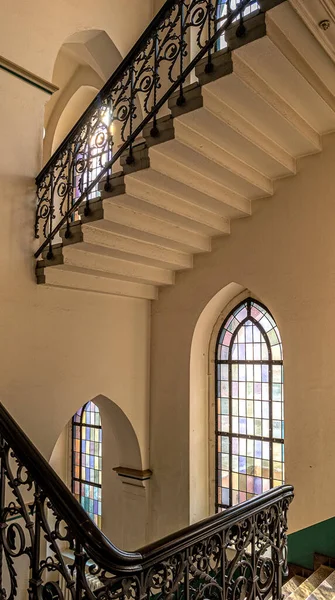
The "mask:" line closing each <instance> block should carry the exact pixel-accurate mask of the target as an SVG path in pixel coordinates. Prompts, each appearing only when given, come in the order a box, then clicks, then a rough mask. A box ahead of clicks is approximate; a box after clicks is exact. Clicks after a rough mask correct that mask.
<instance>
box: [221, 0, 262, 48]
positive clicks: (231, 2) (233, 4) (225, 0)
mask: <svg viewBox="0 0 335 600" xmlns="http://www.w3.org/2000/svg"><path fill="white" fill-rule="evenodd" d="M239 4H240V2H239V0H218V2H217V8H216V26H217V28H218V29H219V28H220V27H222V25H223V24H224V22H225V19H226V17H227V12H228V6H229V10H230V11H231V12H232V11H234V10H236V9H237V8H238V6H239ZM259 8H260V7H259V4H258V2H257V1H256V0H255V1H254V2H250V4H248V6H246V7H245V9H244V11H243V16H244V17H247V16H248V15H250V14H251V13H254V12H255V11H258V10H259ZM238 19H239V17H238ZM235 20H236V19H235ZM226 47H227V42H226V39H225V34H223V35H222V36H221V37H220V38H219V40H218V43H217V50H222V49H223V48H226Z"/></svg>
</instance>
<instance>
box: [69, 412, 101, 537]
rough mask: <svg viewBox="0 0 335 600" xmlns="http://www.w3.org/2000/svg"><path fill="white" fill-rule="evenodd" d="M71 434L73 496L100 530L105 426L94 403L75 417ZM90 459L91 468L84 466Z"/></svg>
mask: <svg viewBox="0 0 335 600" xmlns="http://www.w3.org/2000/svg"><path fill="white" fill-rule="evenodd" d="M90 409H93V410H90ZM91 414H93V415H94V419H93V420H94V423H92V422H89V421H92V417H91V416H90V417H88V415H91ZM71 434H72V446H71V487H72V493H73V494H74V495H75V497H76V498H77V500H78V502H80V503H81V505H82V506H83V508H84V509H85V510H86V512H87V514H88V515H89V516H90V517H91V519H92V521H94V522H95V524H96V525H98V527H100V529H101V515H102V510H101V508H102V496H101V492H102V426H101V417H100V411H99V408H98V407H97V405H96V404H94V402H91V401H90V402H87V403H86V404H84V406H82V408H80V409H79V410H78V411H77V412H76V414H75V415H74V416H73V418H72V431H71ZM92 438H93V439H92ZM87 444H89V446H88V445H87ZM87 457H88V458H89V460H88V462H89V465H87V464H84V462H85V463H86V462H87ZM87 475H88V477H87Z"/></svg>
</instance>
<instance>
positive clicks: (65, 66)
mask: <svg viewBox="0 0 335 600" xmlns="http://www.w3.org/2000/svg"><path fill="white" fill-rule="evenodd" d="M121 59H122V56H121V54H120V52H119V51H118V49H117V48H116V46H115V44H114V43H113V42H112V40H111V39H110V37H109V36H108V35H107V33H106V32H105V31H100V30H95V29H94V30H88V31H81V32H77V33H75V34H73V35H71V36H70V37H69V38H67V39H66V40H65V42H64V44H63V45H62V47H61V48H60V50H59V52H58V55H57V59H56V62H55V66H54V71H53V77H52V83H54V84H55V85H56V86H57V87H58V88H59V91H58V92H56V93H55V94H54V95H53V96H52V97H51V99H50V100H49V102H48V103H47V104H46V107H45V120H44V129H45V136H44V142H43V162H44V163H45V162H47V160H48V159H49V158H50V156H51V155H52V153H53V152H54V151H55V150H56V149H57V147H58V146H59V144H60V143H61V142H62V141H63V139H64V137H65V136H66V135H67V134H68V133H69V131H70V130H71V129H72V127H73V126H74V125H75V123H76V122H77V120H78V119H79V118H80V116H81V115H82V113H83V112H84V111H85V110H86V108H87V106H88V105H89V104H90V103H91V102H92V100H93V98H94V97H95V96H96V94H97V93H98V91H99V90H100V89H101V88H102V87H103V85H104V83H105V82H106V81H107V79H109V77H110V76H111V74H112V73H113V72H114V71H115V69H116V67H117V66H118V65H119V63H120V61H121Z"/></svg>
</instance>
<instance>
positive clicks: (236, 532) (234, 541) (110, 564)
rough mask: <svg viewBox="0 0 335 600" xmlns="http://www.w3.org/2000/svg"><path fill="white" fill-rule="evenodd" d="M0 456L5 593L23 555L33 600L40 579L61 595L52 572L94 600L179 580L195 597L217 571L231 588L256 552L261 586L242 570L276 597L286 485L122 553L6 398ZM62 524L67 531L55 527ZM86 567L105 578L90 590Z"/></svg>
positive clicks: (165, 588)
mask: <svg viewBox="0 0 335 600" xmlns="http://www.w3.org/2000/svg"><path fill="white" fill-rule="evenodd" d="M0 459H1V478H0V483H1V493H0V501H1V506H0V515H1V522H0V532H1V536H0V588H2V587H3V585H2V568H1V565H2V562H3V561H2V556H3V555H4V556H5V558H6V561H7V567H8V571H9V574H10V581H11V597H12V596H13V595H15V594H14V590H15V589H16V587H17V574H16V572H15V569H14V568H13V557H14V558H16V557H18V556H21V555H23V554H27V555H28V556H29V557H30V558H31V561H32V563H31V578H30V588H29V590H30V592H31V597H32V598H40V596H39V593H40V592H38V590H40V591H41V589H42V590H43V589H44V586H45V593H47V591H48V592H50V589H52V591H53V593H54V596H53V598H58V600H64V598H63V596H62V593H61V591H60V588H59V585H58V583H56V582H54V583H53V582H52V581H50V578H49V575H50V573H51V574H52V573H55V572H56V573H58V577H61V578H63V579H64V580H65V584H66V587H67V588H68V589H69V591H70V592H71V594H72V592H73V594H74V593H75V592H74V589H75V588H76V598H77V599H78V598H81V597H84V596H83V595H82V594H85V597H87V598H90V599H91V600H92V599H94V598H95V597H96V596H97V597H98V598H100V597H101V600H105V598H111V597H115V598H123V600H126V598H130V597H131V598H133V599H134V600H142V598H143V595H146V596H147V597H148V598H153V597H156V592H157V590H158V589H159V590H160V593H162V594H163V593H164V595H166V596H169V593H170V591H171V589H172V588H173V589H177V588H178V589H179V587H180V586H181V587H180V590H182V589H185V586H186V587H187V589H188V594H189V597H190V598H191V595H192V594H193V592H194V590H198V589H199V586H200V587H201V586H204V585H205V588H204V589H207V588H208V586H214V587H215V586H216V587H218V586H219V582H220V581H221V583H222V578H224V579H225V578H227V586H229V585H230V586H232V588H234V589H235V591H236V587H237V588H238V586H239V585H240V583H239V582H240V572H241V570H242V571H243V568H245V564H249V563H250V565H251V562H250V561H251V559H252V561H253V564H255V565H256V567H257V569H261V570H262V571H264V573H263V575H262V578H261V580H260V582H259V583H257V581H258V579H257V576H256V573H254V575H251V574H250V573H249V574H248V577H246V576H245V579H246V581H245V584H246V585H253V586H257V585H258V588H259V590H258V591H259V594H258V595H259V597H260V598H261V599H262V600H266V599H267V595H268V593H269V591H270V590H272V591H273V597H274V600H280V597H281V573H282V571H283V570H285V568H286V530H287V509H288V506H289V503H290V502H291V500H292V498H293V488H292V486H289V485H283V486H280V487H278V488H274V489H272V490H270V491H268V492H265V493H263V494H261V495H259V496H256V497H254V498H251V499H250V500H247V501H246V502H243V503H242V504H240V505H238V506H234V507H231V508H229V509H227V510H225V511H224V512H221V513H219V514H216V515H213V516H211V517H208V518H207V519H204V520H203V521H200V522H198V523H195V524H192V525H190V526H188V527H185V528H184V529H182V530H180V531H177V532H175V533H173V534H171V535H169V536H167V537H165V538H163V539H161V540H159V541H156V542H154V543H151V544H148V545H147V546H144V547H143V548H141V549H140V550H138V551H137V552H124V551H122V550H120V549H119V548H117V547H116V546H115V545H114V544H113V543H112V542H111V541H110V540H108V538H107V537H106V536H105V535H104V534H103V533H102V532H101V531H100V530H99V529H98V528H97V526H96V525H95V524H94V523H93V521H91V520H90V519H89V517H88V516H87V514H86V512H85V511H84V509H83V508H82V506H81V505H80V504H79V502H77V500H76V499H75V497H74V496H73V495H72V494H71V492H70V491H69V489H68V488H67V487H66V485H65V484H64V483H63V481H62V480H61V479H60V478H59V476H58V475H57V474H56V473H55V471H54V470H53V469H52V467H51V466H50V465H49V464H48V462H47V461H46V460H45V458H44V457H43V456H42V455H41V453H40V452H39V451H38V450H37V448H36V447H35V446H34V445H33V443H32V442H31V441H30V440H29V438H28V437H27V436H26V434H25V433H24V432H23V430H22V429H21V428H20V427H19V425H18V424H17V423H16V422H15V420H14V419H13V418H12V416H11V415H10V414H9V412H8V411H7V410H6V408H5V407H4V406H3V405H2V404H0ZM13 464H14V465H16V466H15V468H13ZM7 487H9V488H11V489H12V493H13V494H14V497H15V499H16V503H14V502H13V500H11V499H8V500H6V489H7ZM22 490H25V491H26V492H27V491H29V490H33V491H34V494H33V501H32V503H31V506H32V507H33V511H32V512H33V513H34V517H32V516H30V514H29V513H28V511H27V509H26V506H25V503H24V501H23V494H22ZM15 515H16V516H19V517H21V518H22V519H24V521H25V530H26V531H27V532H28V533H26V534H25V533H24V529H23V528H22V526H21V525H20V524H18V523H16V522H14V523H13V522H12V519H10V520H9V518H10V517H13V516H15ZM50 515H51V522H50ZM62 524H63V530H64V529H65V532H66V533H65V534H64V533H61V530H62V527H61V525H62ZM41 533H43V534H44V538H45V539H46V541H47V544H48V547H49V556H48V557H46V556H44V557H43V554H42V555H41V543H40V540H41ZM64 542H67V543H68V545H69V546H70V548H72V549H73V550H74V557H75V558H74V562H73V565H72V567H71V568H72V571H71V569H70V570H69V569H68V567H67V566H66V565H65V563H64V559H63V556H62V551H61V544H63V543H64ZM229 548H230V549H234V548H235V550H234V552H235V554H236V555H235V557H234V558H233V559H231V560H230V559H229V557H228V555H227V556H226V552H227V551H228V549H229ZM249 548H254V550H251V552H252V557H250V556H249V554H248V553H249V552H250V550H249ZM256 549H257V550H256ZM50 551H51V557H50ZM269 553H270V554H269ZM47 554H48V553H47ZM33 559H34V560H33ZM92 561H93V564H92ZM248 561H249V562H248ZM243 565H244V566H243ZM256 567H254V568H256ZM248 568H249V567H248ZM250 568H251V567H250ZM86 572H87V573H91V574H94V575H96V576H98V578H99V580H100V582H101V587H100V588H99V589H98V590H97V592H96V594H93V593H92V592H91V590H90V588H89V584H88V580H87V581H86V575H85V573H86ZM71 573H72V575H71ZM163 573H164V576H163ZM215 573H216V575H215ZM48 574H49V575H48ZM237 574H238V577H237ZM214 575H215V577H214ZM235 575H236V577H235ZM44 577H45V578H46V581H44V580H43V578H44ZM198 579H199V581H198ZM197 581H198V583H197ZM130 589H131V590H132V592H131V594H130ZM34 590H35V592H34ZM117 590H118V591H117ZM192 590H193V591H192ZM207 591H208V590H207ZM157 593H158V592H157ZM194 593H195V592H194ZM114 594H116V595H114ZM129 594H130V595H129ZM197 597H198V596H197ZM206 597H208V596H206ZM224 598H226V596H224ZM227 598H228V597H227ZM73 600H75V596H73ZM240 600H242V598H241V599H240Z"/></svg>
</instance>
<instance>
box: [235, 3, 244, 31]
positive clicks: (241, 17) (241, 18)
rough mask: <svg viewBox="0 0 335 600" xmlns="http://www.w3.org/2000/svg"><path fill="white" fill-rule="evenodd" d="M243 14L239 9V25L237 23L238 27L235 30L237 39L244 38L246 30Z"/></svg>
mask: <svg viewBox="0 0 335 600" xmlns="http://www.w3.org/2000/svg"><path fill="white" fill-rule="evenodd" d="M240 4H241V3H240ZM243 13H244V9H241V10H240V23H239V26H238V27H237V29H236V37H238V38H241V37H244V36H245V34H246V28H245V26H244V19H243Z"/></svg>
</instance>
